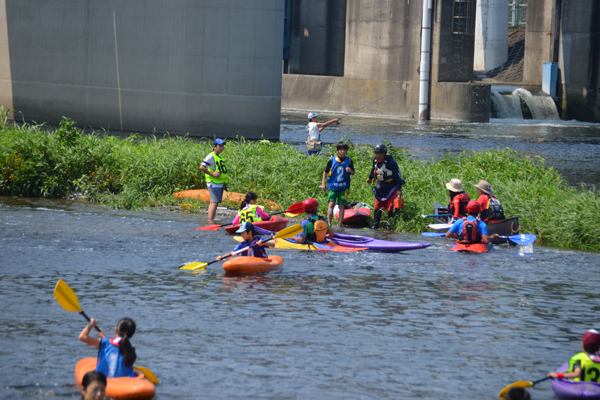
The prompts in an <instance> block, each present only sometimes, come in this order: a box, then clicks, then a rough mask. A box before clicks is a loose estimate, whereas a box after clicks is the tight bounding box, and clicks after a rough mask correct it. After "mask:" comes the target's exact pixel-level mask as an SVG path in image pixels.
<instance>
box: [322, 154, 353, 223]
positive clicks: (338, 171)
mask: <svg viewBox="0 0 600 400" xmlns="http://www.w3.org/2000/svg"><path fill="white" fill-rule="evenodd" d="M336 148H337V152H338V155H337V157H331V159H330V160H329V161H328V162H327V166H325V171H323V182H322V183H321V189H323V190H325V191H328V195H327V200H329V210H328V211H327V222H328V223H329V225H330V226H331V221H332V219H333V209H334V207H335V204H336V203H337V205H338V206H339V208H340V215H339V218H338V219H339V226H340V227H341V226H342V221H343V220H344V211H345V210H346V205H347V204H348V192H349V191H350V175H354V163H353V162H352V160H351V159H350V157H347V156H346V154H347V153H348V144H347V143H344V142H339V143H338V144H337V146H336ZM327 176H329V177H328V178H327V186H325V178H326V177H327Z"/></svg>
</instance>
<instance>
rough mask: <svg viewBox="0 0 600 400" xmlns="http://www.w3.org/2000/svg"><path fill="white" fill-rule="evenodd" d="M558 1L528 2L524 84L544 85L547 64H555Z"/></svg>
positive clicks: (541, 0) (539, 0) (540, 0)
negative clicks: (543, 75) (544, 71)
mask: <svg viewBox="0 0 600 400" xmlns="http://www.w3.org/2000/svg"><path fill="white" fill-rule="evenodd" d="M556 2H557V0H529V1H528V2H527V30H526V32H525V60H524V63H523V83H525V84H530V85H541V84H542V72H543V69H544V63H545V62H553V61H557V60H554V48H555V40H554V39H555V35H556V32H557V26H556V25H557V24H556V22H557V13H556Z"/></svg>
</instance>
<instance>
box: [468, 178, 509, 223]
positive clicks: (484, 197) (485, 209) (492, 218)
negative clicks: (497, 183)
mask: <svg viewBox="0 0 600 400" xmlns="http://www.w3.org/2000/svg"><path fill="white" fill-rule="evenodd" d="M473 186H475V187H476V188H477V196H479V198H478V199H477V202H478V203H479V205H480V206H481V212H480V213H479V218H481V220H482V221H483V222H498V221H502V220H503V219H505V218H504V209H503V208H502V204H500V200H498V199H497V198H496V197H495V196H494V190H493V189H492V186H491V185H490V184H489V182H487V181H484V180H480V181H479V183H478V184H477V185H473Z"/></svg>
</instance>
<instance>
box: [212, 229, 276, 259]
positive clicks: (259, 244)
mask: <svg viewBox="0 0 600 400" xmlns="http://www.w3.org/2000/svg"><path fill="white" fill-rule="evenodd" d="M235 233H239V234H241V235H242V239H244V241H243V242H240V243H238V245H237V246H236V247H235V249H233V250H232V251H230V252H229V253H227V254H223V255H222V256H219V257H217V261H221V260H223V259H224V258H227V257H228V256H229V255H230V254H231V253H233V252H235V251H237V250H241V249H243V248H245V247H250V248H249V249H248V250H246V251H243V252H242V253H241V255H242V256H248V257H258V258H267V252H266V251H265V248H266V247H275V244H274V243H273V242H272V241H271V240H269V241H267V242H265V241H263V240H262V238H261V237H260V236H256V228H255V227H254V225H252V223H251V222H244V223H243V224H242V225H241V226H240V229H238V230H237V231H235ZM255 245H256V246H255Z"/></svg>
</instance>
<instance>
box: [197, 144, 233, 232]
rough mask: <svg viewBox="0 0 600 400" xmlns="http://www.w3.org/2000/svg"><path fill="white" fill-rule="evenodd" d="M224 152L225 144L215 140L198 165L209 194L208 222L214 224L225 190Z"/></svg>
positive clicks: (225, 169) (225, 168)
mask: <svg viewBox="0 0 600 400" xmlns="http://www.w3.org/2000/svg"><path fill="white" fill-rule="evenodd" d="M223 150H225V142H224V141H223V140H221V139H215V140H214V142H213V151H212V153H210V154H209V155H207V156H206V158H205V159H204V160H203V161H202V164H200V171H202V172H204V178H205V179H206V187H207V188H208V192H209V193H210V204H209V206H208V222H210V223H211V224H212V223H214V222H215V215H217V207H218V206H219V203H220V202H221V201H222V200H223V191H224V190H227V167H226V166H225V161H224V160H223V157H221V153H223Z"/></svg>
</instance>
